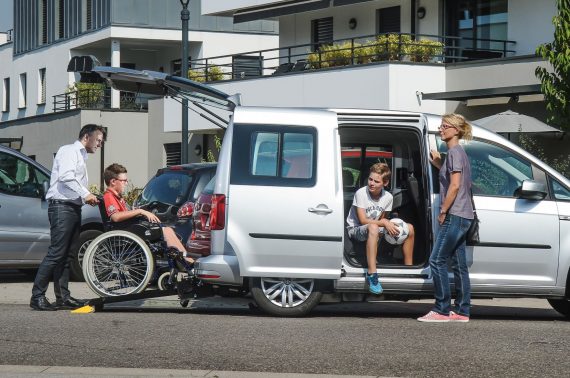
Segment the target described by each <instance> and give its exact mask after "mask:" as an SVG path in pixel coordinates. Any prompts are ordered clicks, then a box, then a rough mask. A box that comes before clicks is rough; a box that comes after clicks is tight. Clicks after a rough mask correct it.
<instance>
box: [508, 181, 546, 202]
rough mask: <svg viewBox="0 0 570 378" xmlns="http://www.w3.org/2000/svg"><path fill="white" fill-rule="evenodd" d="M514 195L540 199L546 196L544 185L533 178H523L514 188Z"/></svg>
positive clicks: (528, 198)
mask: <svg viewBox="0 0 570 378" xmlns="http://www.w3.org/2000/svg"><path fill="white" fill-rule="evenodd" d="M515 197H516V198H522V199H527V200H537V201H540V200H542V199H544V197H546V185H544V184H543V183H541V182H538V181H534V180H523V182H522V185H521V186H520V187H518V188H517V190H515Z"/></svg>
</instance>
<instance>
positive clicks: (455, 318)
mask: <svg viewBox="0 0 570 378" xmlns="http://www.w3.org/2000/svg"><path fill="white" fill-rule="evenodd" d="M449 321H450V322H460V323H467V322H468V321H469V316H465V315H461V314H456V313H455V312H453V311H451V312H450V313H449Z"/></svg>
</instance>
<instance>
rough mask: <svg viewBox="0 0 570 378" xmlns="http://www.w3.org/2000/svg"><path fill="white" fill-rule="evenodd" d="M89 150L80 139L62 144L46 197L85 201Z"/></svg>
mask: <svg viewBox="0 0 570 378" xmlns="http://www.w3.org/2000/svg"><path fill="white" fill-rule="evenodd" d="M86 160H87V150H85V147H84V146H83V144H82V143H81V142H80V141H78V140H77V141H75V143H73V144H67V145H65V146H62V147H60V148H59V150H58V151H57V154H55V158H54V160H53V168H52V171H51V178H50V186H49V190H48V192H47V194H46V199H48V200H50V199H53V200H63V201H70V202H73V203H75V204H77V205H81V204H83V203H84V199H85V198H86V197H87V196H88V195H89V190H88V189H87V184H88V180H87V166H86V164H85V162H86Z"/></svg>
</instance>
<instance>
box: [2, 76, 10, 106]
mask: <svg viewBox="0 0 570 378" xmlns="http://www.w3.org/2000/svg"><path fill="white" fill-rule="evenodd" d="M2 111H3V112H9V111H10V78H9V77H7V78H5V79H4V85H3V86H2Z"/></svg>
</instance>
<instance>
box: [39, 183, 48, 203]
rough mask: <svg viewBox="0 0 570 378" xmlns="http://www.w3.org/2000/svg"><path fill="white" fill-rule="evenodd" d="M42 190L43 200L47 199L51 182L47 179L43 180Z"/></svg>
mask: <svg viewBox="0 0 570 378" xmlns="http://www.w3.org/2000/svg"><path fill="white" fill-rule="evenodd" d="M41 190H42V192H41V197H42V201H45V200H46V194H47V192H48V190H49V182H47V180H44V182H42V189H41Z"/></svg>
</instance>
